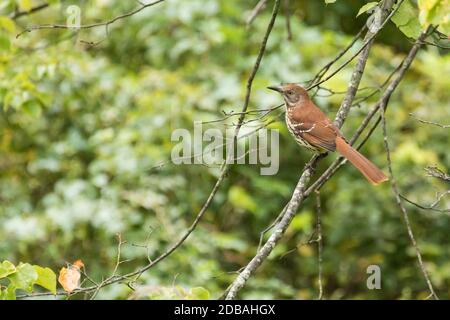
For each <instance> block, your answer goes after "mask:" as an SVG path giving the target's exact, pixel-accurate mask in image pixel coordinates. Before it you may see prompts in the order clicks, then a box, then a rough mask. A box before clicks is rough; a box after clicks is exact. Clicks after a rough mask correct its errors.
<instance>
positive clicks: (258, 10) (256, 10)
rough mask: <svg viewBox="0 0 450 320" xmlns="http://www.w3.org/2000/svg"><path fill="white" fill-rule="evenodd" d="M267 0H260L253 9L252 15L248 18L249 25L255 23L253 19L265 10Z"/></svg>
mask: <svg viewBox="0 0 450 320" xmlns="http://www.w3.org/2000/svg"><path fill="white" fill-rule="evenodd" d="M266 4H267V0H259V2H258V3H257V4H256V6H255V7H254V8H253V10H252V11H251V12H250V15H249V16H248V18H247V26H249V25H251V24H252V23H253V20H255V19H256V17H257V16H258V15H259V14H260V13H261V11H263V10H264V9H265V7H266Z"/></svg>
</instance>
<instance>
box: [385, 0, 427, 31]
mask: <svg viewBox="0 0 450 320" xmlns="http://www.w3.org/2000/svg"><path fill="white" fill-rule="evenodd" d="M418 16H419V11H418V9H417V8H416V7H415V6H414V5H413V4H412V3H411V2H410V1H404V2H403V3H402V5H401V6H400V8H399V9H398V11H397V12H396V13H395V14H394V15H393V17H392V19H391V20H392V21H393V22H394V23H395V25H396V26H397V28H399V29H400V31H401V32H403V33H404V34H405V35H406V36H407V37H408V38H417V37H418V36H419V34H420V33H421V32H422V27H421V25H420V23H419V18H418Z"/></svg>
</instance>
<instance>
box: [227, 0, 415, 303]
mask: <svg viewBox="0 0 450 320" xmlns="http://www.w3.org/2000/svg"><path fill="white" fill-rule="evenodd" d="M385 4H386V5H390V7H392V6H393V5H394V3H393V1H390V2H389V3H386V2H385ZM385 9H389V8H387V7H385ZM387 11H388V10H386V12H387ZM391 15H392V12H391V14H390V15H388V16H387V17H385V19H389V18H390V17H391ZM385 23H386V21H385V22H383V25H384V24H385ZM371 44H372V42H370V45H369V47H370V46H371ZM419 47H420V44H417V45H415V46H414V47H413V49H411V51H410V54H409V55H408V57H407V59H405V61H404V64H403V65H402V67H404V68H403V72H399V75H398V76H397V77H396V78H395V79H394V80H392V81H391V83H390V85H389V86H388V88H387V89H386V93H385V95H383V97H384V98H385V99H386V103H387V101H388V100H389V98H390V95H391V94H392V92H393V91H394V89H395V88H396V87H397V85H398V83H399V82H400V80H401V79H402V77H403V75H404V73H405V71H406V69H408V67H409V65H410V63H411V62H412V60H413V59H414V57H415V55H416V53H417V50H418V49H419ZM367 58H368V55H367V54H364V53H363V54H361V56H360V59H366V60H367ZM364 66H365V62H364V63H363V62H358V63H357V65H356V67H355V68H354V70H353V73H363V70H362V69H363V68H364ZM361 68H362V69H361ZM352 79H353V80H354V82H353V83H351V84H350V85H349V89H348V96H349V97H353V98H354V95H355V91H354V90H355V89H354V88H356V89H357V87H358V86H359V82H360V79H361V77H358V76H356V75H355V76H354V75H352ZM353 98H351V99H345V98H344V101H346V102H345V103H343V104H342V105H341V108H340V109H339V111H338V113H337V116H336V119H335V122H336V123H337V125H338V126H341V125H342V124H343V122H344V121H345V118H346V117H347V115H348V108H349V107H350V106H351V104H352V99H353ZM377 109H378V108H377ZM377 109H376V110H377ZM368 122H369V121H367V124H368ZM367 124H366V126H367ZM324 156H325V154H321V155H315V156H313V157H312V158H311V160H310V161H309V162H308V164H307V165H306V167H305V169H304V171H303V173H302V175H301V177H300V179H299V182H298V184H297V186H296V188H295V189H294V193H293V195H292V198H291V200H290V201H289V203H288V205H287V209H286V212H285V214H284V215H283V217H282V219H281V221H280V222H279V223H278V224H277V226H276V227H275V229H274V231H273V232H272V234H271V236H270V237H269V239H268V240H267V242H266V243H265V244H264V246H263V247H262V248H261V249H260V250H259V251H258V252H257V254H256V255H255V257H254V258H253V259H252V260H251V261H250V262H249V263H248V264H247V266H246V267H245V268H244V270H243V271H242V272H241V273H240V274H239V275H238V276H237V278H236V279H235V280H234V281H233V283H232V284H231V285H230V287H229V288H228V290H227V294H226V299H235V298H236V295H237V293H238V291H239V290H240V289H241V288H242V287H243V286H244V285H245V283H246V282H247V280H248V279H249V278H250V276H251V275H252V274H253V273H254V272H255V270H256V269H257V268H258V267H259V266H260V265H261V264H262V263H263V261H264V260H265V259H266V258H267V257H268V256H269V254H270V253H271V251H272V250H273V248H274V247H275V245H276V244H277V243H278V241H279V240H280V239H281V238H282V236H283V234H284V232H285V231H286V229H287V227H288V226H289V224H290V222H291V221H292V219H293V217H294V216H295V213H296V211H297V209H298V207H299V205H300V204H301V203H302V202H303V200H304V199H305V198H306V197H307V196H308V195H309V193H308V194H307V193H306V192H305V190H306V184H307V183H308V181H309V179H310V177H311V175H312V173H313V171H314V168H315V167H316V165H317V163H318V161H319V160H320V158H322V157H324ZM308 190H311V191H312V190H315V189H311V188H310V189H308Z"/></svg>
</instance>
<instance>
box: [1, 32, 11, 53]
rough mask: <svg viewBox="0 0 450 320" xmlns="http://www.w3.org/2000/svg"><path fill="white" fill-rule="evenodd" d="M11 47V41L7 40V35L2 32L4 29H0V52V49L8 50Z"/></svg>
mask: <svg viewBox="0 0 450 320" xmlns="http://www.w3.org/2000/svg"><path fill="white" fill-rule="evenodd" d="M10 49H11V41H10V40H9V36H8V35H7V34H5V33H4V31H2V30H0V52H1V51H9V50H10Z"/></svg>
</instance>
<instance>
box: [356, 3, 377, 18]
mask: <svg viewBox="0 0 450 320" xmlns="http://www.w3.org/2000/svg"><path fill="white" fill-rule="evenodd" d="M376 5H378V2H369V3H366V4H365V5H363V6H362V7H361V8H360V9H359V11H358V14H357V15H356V16H357V17H358V16H359V15H361V14H363V13H364V12H367V11H369V10H370V9H372V8H373V7H375V6H376Z"/></svg>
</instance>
